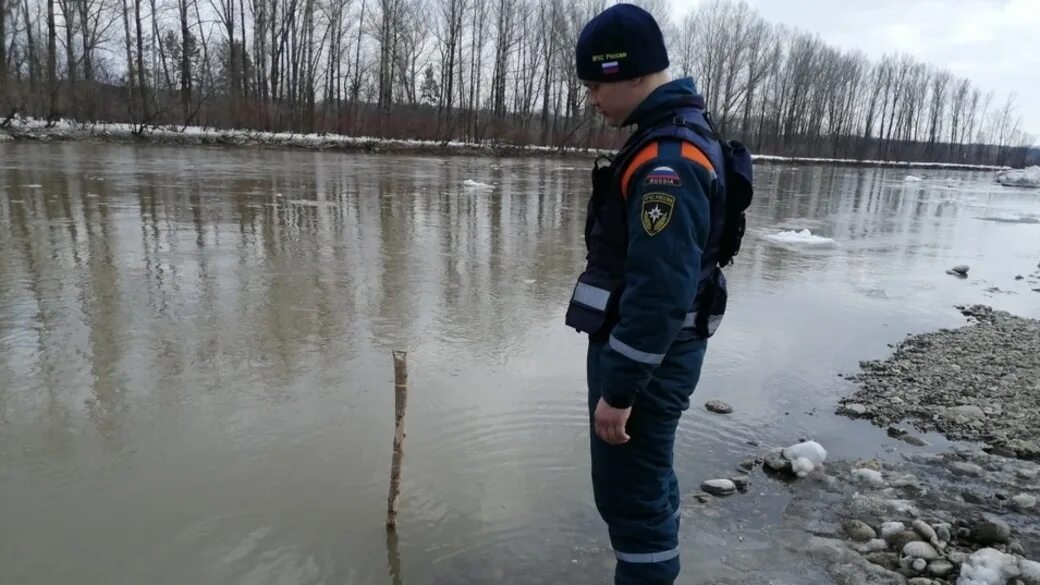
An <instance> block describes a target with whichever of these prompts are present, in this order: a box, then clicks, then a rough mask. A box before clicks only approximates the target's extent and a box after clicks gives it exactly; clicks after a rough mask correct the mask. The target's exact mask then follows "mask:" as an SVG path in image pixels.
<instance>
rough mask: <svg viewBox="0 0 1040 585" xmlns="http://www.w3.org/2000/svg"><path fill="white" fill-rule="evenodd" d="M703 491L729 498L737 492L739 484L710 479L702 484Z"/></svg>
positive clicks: (725, 480) (726, 480)
mask: <svg viewBox="0 0 1040 585" xmlns="http://www.w3.org/2000/svg"><path fill="white" fill-rule="evenodd" d="M701 489H702V490H704V491H706V492H708V493H709V494H711V495H713V496H728V495H731V494H732V493H733V492H735V491H737V484H735V483H733V482H732V481H731V480H728V479H709V480H708V481H706V482H704V483H702V484H701Z"/></svg>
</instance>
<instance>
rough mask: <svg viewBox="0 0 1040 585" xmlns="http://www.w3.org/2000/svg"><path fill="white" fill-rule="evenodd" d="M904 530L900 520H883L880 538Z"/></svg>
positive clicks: (904, 527)
mask: <svg viewBox="0 0 1040 585" xmlns="http://www.w3.org/2000/svg"><path fill="white" fill-rule="evenodd" d="M904 530H906V526H905V525H904V524H903V523H902V522H885V523H883V524H882V525H881V538H886V539H887V538H891V537H893V536H895V535H897V534H899V533H900V532H903V531H904Z"/></svg>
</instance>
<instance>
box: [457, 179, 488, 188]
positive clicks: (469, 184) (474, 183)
mask: <svg viewBox="0 0 1040 585" xmlns="http://www.w3.org/2000/svg"><path fill="white" fill-rule="evenodd" d="M462 186H463V187H466V188H467V189H491V185H488V184H487V183H481V182H480V181H474V180H473V179H466V180H465V181H463V182H462Z"/></svg>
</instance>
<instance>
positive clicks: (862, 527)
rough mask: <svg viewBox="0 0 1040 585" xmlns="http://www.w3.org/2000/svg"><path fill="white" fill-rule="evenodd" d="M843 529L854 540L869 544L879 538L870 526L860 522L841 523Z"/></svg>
mask: <svg viewBox="0 0 1040 585" xmlns="http://www.w3.org/2000/svg"><path fill="white" fill-rule="evenodd" d="M841 529H842V530H843V531H845V534H847V535H848V536H849V538H851V539H852V540H858V541H860V542H867V541H870V540H873V539H874V538H876V537H877V533H876V532H874V529H873V528H871V527H870V525H869V524H867V523H866V522H863V521H860V520H846V521H844V522H842V523H841Z"/></svg>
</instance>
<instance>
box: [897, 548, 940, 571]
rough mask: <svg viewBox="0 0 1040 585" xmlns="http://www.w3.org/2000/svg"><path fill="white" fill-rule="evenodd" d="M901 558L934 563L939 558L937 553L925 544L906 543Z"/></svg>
mask: <svg viewBox="0 0 1040 585" xmlns="http://www.w3.org/2000/svg"><path fill="white" fill-rule="evenodd" d="M903 556H907V557H913V558H915V559H924V560H926V561H934V560H936V559H938V558H939V553H938V551H936V550H935V548H934V547H933V546H932V545H930V544H928V543H927V542H908V543H906V544H905V545H904V546H903ZM918 570H921V569H918Z"/></svg>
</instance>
